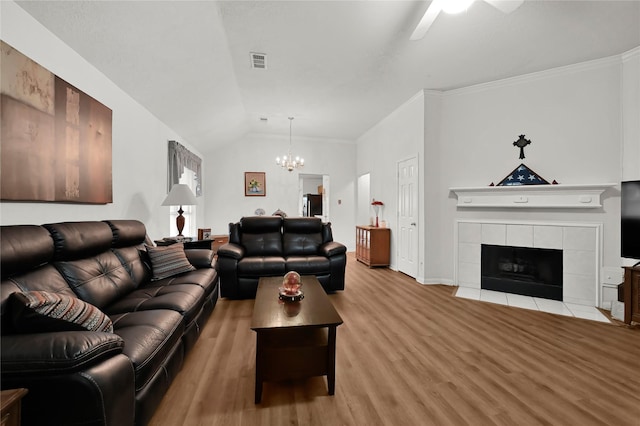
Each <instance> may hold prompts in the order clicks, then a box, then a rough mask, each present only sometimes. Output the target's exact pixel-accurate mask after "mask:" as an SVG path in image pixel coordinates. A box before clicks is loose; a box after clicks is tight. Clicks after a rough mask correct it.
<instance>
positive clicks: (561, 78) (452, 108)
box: [434, 57, 622, 276]
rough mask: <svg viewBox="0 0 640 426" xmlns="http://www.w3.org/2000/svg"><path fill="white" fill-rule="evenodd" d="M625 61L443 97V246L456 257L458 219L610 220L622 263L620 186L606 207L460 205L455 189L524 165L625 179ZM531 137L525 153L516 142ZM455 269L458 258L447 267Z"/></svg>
mask: <svg viewBox="0 0 640 426" xmlns="http://www.w3.org/2000/svg"><path fill="white" fill-rule="evenodd" d="M621 70H622V68H621V60H620V58H619V57H616V58H606V59H603V60H598V61H592V62H588V63H584V64H578V65H575V66H570V67H564V68H560V69H554V70H549V71H546V72H541V73H536V74H531V75H527V76H522V77H518V78H514V79H509V80H503V81H498V82H495V83H491V84H486V85H480V86H474V87H470V88H467V89H462V90H457V91H452V92H448V93H447V94H446V95H445V97H444V99H443V109H442V137H441V141H440V144H441V146H442V156H441V161H442V164H443V165H448V167H443V174H442V182H441V187H440V191H441V192H440V195H439V198H438V199H437V200H434V201H437V202H439V203H440V206H441V209H442V217H443V218H449V219H448V220H447V221H445V222H443V223H442V224H441V226H442V227H443V228H446V229H448V231H447V233H446V234H445V235H444V236H443V238H442V240H441V241H440V244H441V249H442V251H444V252H445V253H451V254H452V255H453V220H455V219H456V218H467V219H469V218H474V219H496V220H497V219H509V220H518V219H522V220H526V219H534V218H535V220H548V221H557V222H572V221H583V222H602V223H604V232H603V233H604V235H603V237H604V239H603V241H604V247H603V248H604V259H603V261H604V265H607V266H619V264H620V231H619V226H620V223H619V222H620V198H619V187H617V188H616V189H609V190H607V191H606V192H605V193H604V194H603V196H604V200H603V208H601V209H588V210H580V211H576V210H555V209H554V210H546V211H539V210H532V209H524V210H514V211H504V210H502V211H499V210H497V211H490V210H478V209H467V210H465V209H457V208H456V199H455V196H452V194H450V193H449V191H448V188H450V187H457V186H462V187H464V186H484V185H489V184H490V183H491V182H495V183H498V182H499V181H500V180H502V179H503V178H504V177H505V176H507V175H508V174H509V172H510V171H511V170H513V169H514V168H515V167H517V166H518V165H519V164H520V163H521V162H524V163H525V164H526V165H527V166H529V167H530V168H531V169H533V170H534V171H536V172H537V173H538V174H539V175H541V176H542V177H544V178H546V179H547V180H548V181H550V182H551V181H552V180H554V179H555V180H557V181H558V182H559V183H564V184H580V183H609V182H610V183H619V182H620V180H621V164H620V155H621V147H622V132H621V130H622V129H621V127H622V126H621V124H622V112H621V100H620V99H621V92H620V90H621ZM520 134H525V135H526V137H527V138H528V139H530V140H531V141H532V144H531V145H529V146H528V147H527V148H526V149H525V155H526V158H525V159H524V160H520V159H519V158H518V154H519V150H518V148H516V147H514V146H513V145H512V142H513V141H515V140H516V139H517V138H518V135H520ZM441 268H442V274H443V276H451V275H452V274H453V262H447V263H443V264H442V265H441Z"/></svg>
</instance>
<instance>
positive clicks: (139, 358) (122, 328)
mask: <svg viewBox="0 0 640 426" xmlns="http://www.w3.org/2000/svg"><path fill="white" fill-rule="evenodd" d="M111 319H112V321H113V328H114V333H116V334H117V335H119V336H120V337H122V339H123V340H124V348H123V351H122V353H123V354H125V355H126V356H127V357H129V359H130V360H131V363H132V364H133V369H134V372H135V382H136V391H139V390H140V389H142V388H143V387H144V386H145V385H146V384H147V383H148V382H149V380H151V378H152V377H153V376H154V375H155V374H156V372H157V371H158V369H159V368H161V367H162V365H163V363H164V362H166V360H167V357H168V356H169V355H170V353H171V352H172V351H173V349H174V347H175V345H176V344H178V343H179V342H180V339H181V338H182V333H183V332H184V322H183V320H182V315H180V314H179V313H178V312H175V311H171V310H165V309H156V310H152V311H138V312H128V313H123V314H117V315H112V317H111Z"/></svg>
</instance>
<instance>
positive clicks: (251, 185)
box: [244, 172, 267, 197]
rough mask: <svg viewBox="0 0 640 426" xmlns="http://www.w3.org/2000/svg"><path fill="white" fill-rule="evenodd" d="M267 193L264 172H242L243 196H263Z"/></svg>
mask: <svg viewBox="0 0 640 426" xmlns="http://www.w3.org/2000/svg"><path fill="white" fill-rule="evenodd" d="M265 195H267V182H266V180H265V173H264V172H245V173H244V196H245V197H264V196H265Z"/></svg>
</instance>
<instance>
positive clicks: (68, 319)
mask: <svg viewBox="0 0 640 426" xmlns="http://www.w3.org/2000/svg"><path fill="white" fill-rule="evenodd" d="M9 309H10V310H11V317H12V319H13V325H14V328H15V329H16V331H18V332H20V333H42V332H51V331H85V330H88V331H106V332H108V333H113V324H112V323H111V319H110V318H109V317H108V316H107V315H105V314H104V313H103V312H102V311H101V310H100V309H98V308H97V307H95V306H93V305H92V304H90V303H87V302H85V301H83V300H80V299H78V298H76V297H73V296H68V295H65V294H58V293H49V292H46V291H28V292H24V293H20V292H16V293H12V294H11V295H10V296H9Z"/></svg>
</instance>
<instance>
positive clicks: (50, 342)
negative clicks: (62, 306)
mask: <svg viewBox="0 0 640 426" xmlns="http://www.w3.org/2000/svg"><path fill="white" fill-rule="evenodd" d="M123 347H124V340H122V338H121V337H120V336H118V335H117V334H113V333H103V332H97V331H61V332H53V333H35V334H12V335H4V336H2V343H1V346H0V359H1V360H2V364H1V365H2V376H3V379H4V378H9V377H11V376H25V375H32V374H33V375H50V374H60V373H69V372H73V371H78V370H82V369H86V368H89V367H90V366H92V365H95V364H98V363H100V362H102V361H103V360H105V359H107V358H110V357H113V356H115V355H117V354H120V353H122V348H123Z"/></svg>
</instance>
